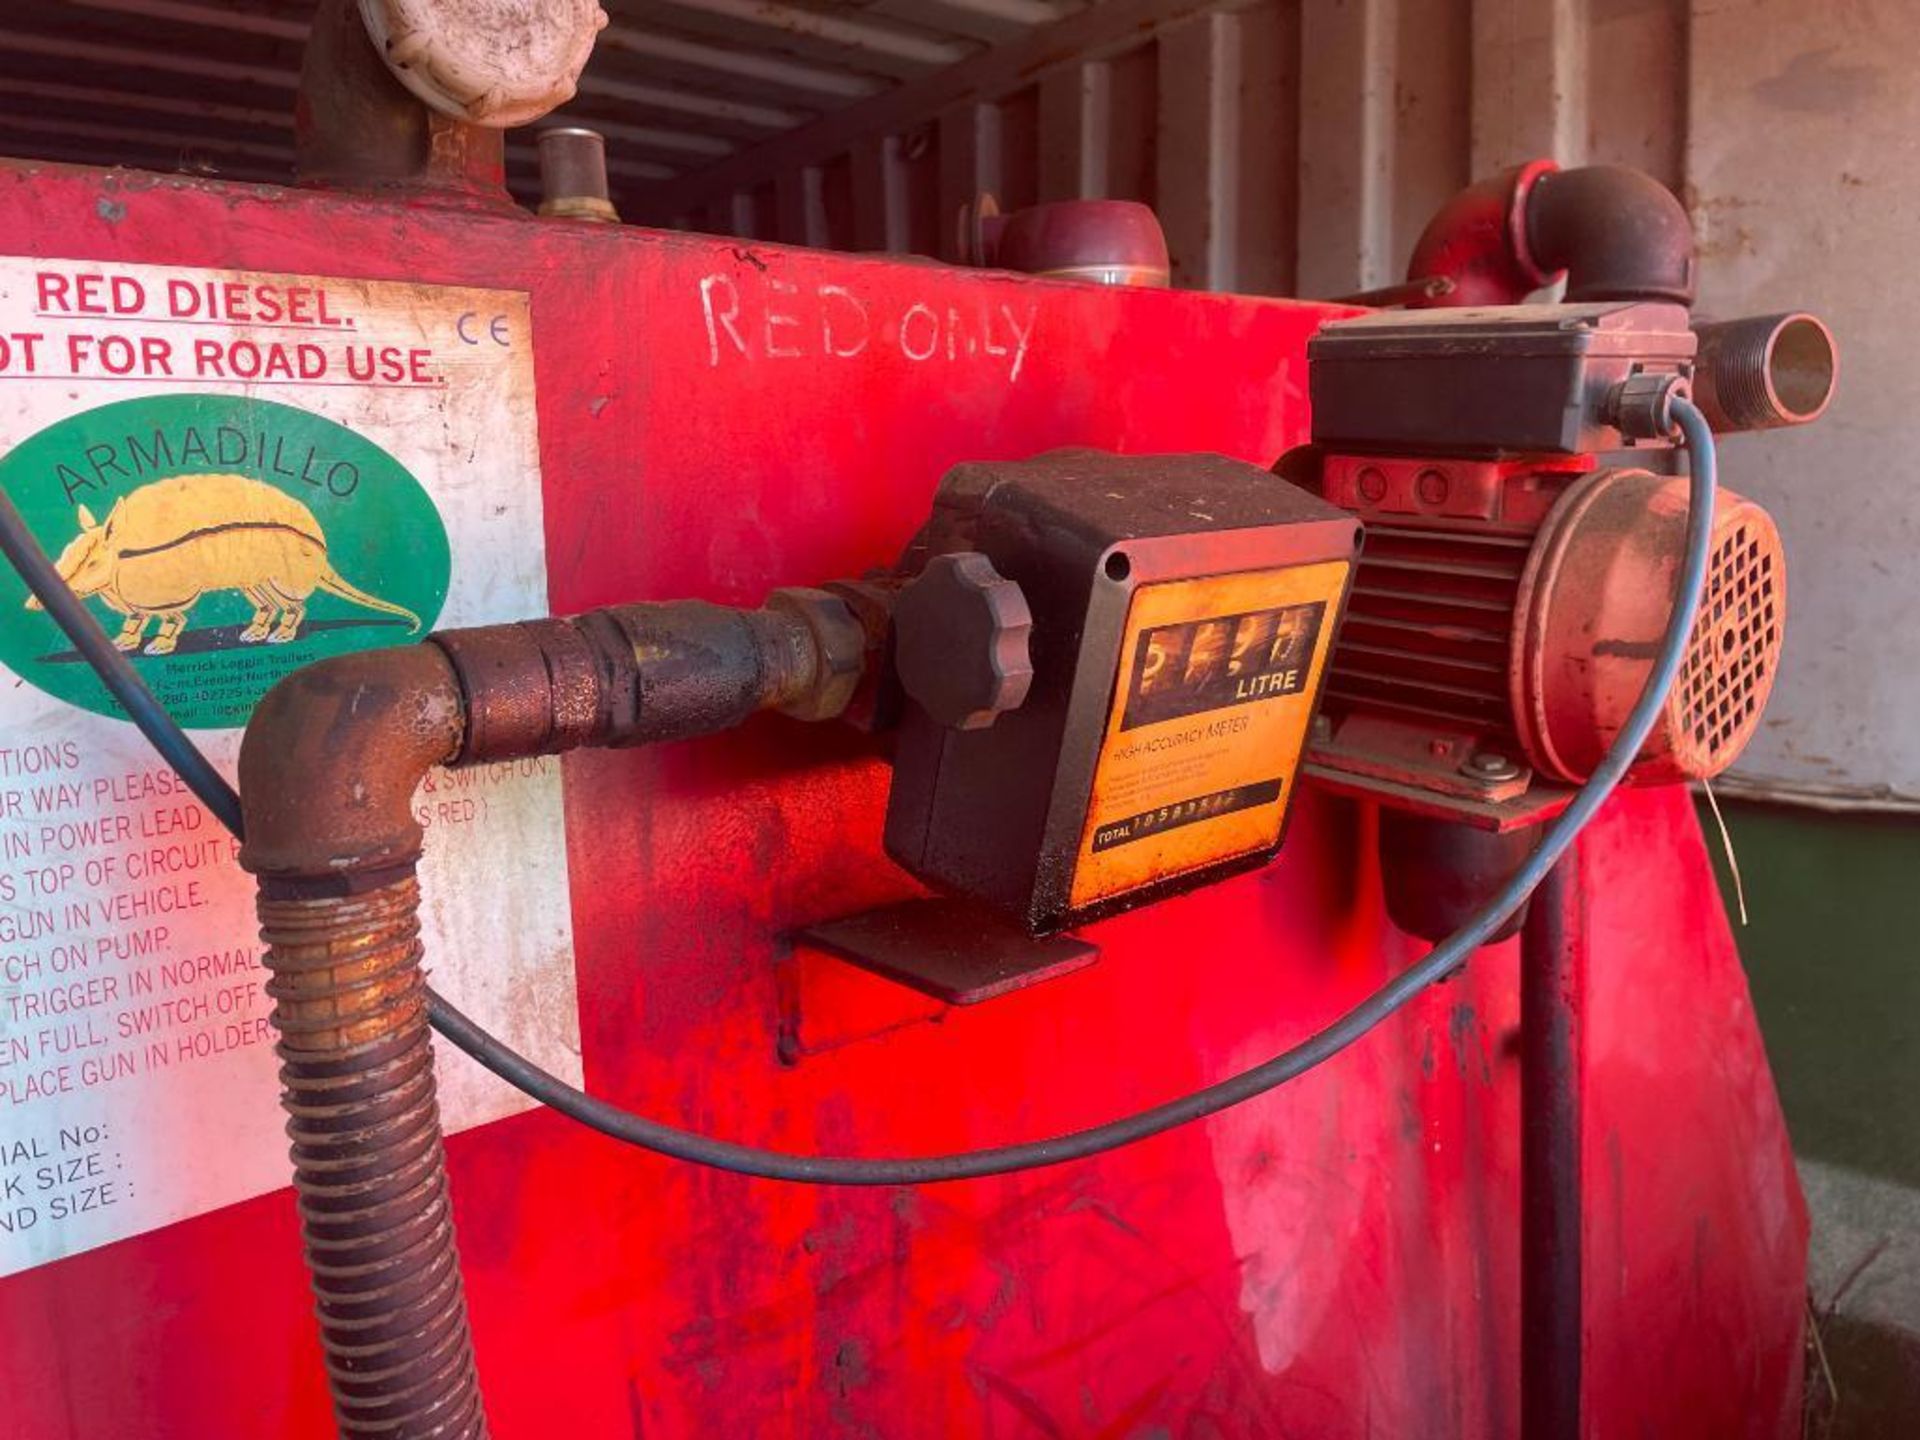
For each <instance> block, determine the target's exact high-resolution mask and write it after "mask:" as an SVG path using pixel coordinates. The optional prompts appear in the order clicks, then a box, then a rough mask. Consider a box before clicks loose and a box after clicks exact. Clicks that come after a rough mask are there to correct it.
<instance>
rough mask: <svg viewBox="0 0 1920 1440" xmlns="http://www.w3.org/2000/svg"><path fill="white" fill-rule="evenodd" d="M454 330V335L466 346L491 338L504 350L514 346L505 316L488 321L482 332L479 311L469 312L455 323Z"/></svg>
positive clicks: (497, 316) (498, 316)
mask: <svg viewBox="0 0 1920 1440" xmlns="http://www.w3.org/2000/svg"><path fill="white" fill-rule="evenodd" d="M453 329H454V333H455V334H457V335H458V336H459V337H460V341H461V343H462V344H464V345H478V344H480V343H481V341H482V340H484V339H486V338H488V337H491V338H492V340H493V343H494V344H496V345H499V346H501V347H502V348H506V349H511V348H512V346H513V334H512V332H511V331H510V330H509V329H508V328H507V317H506V316H504V315H496V316H494V317H493V318H492V319H491V320H489V321H487V322H486V326H485V329H484V331H482V330H481V325H480V312H479V311H477V310H469V311H467V313H466V314H464V315H462V316H461V317H460V318H459V319H458V320H456V321H454V322H453ZM476 332H481V333H476Z"/></svg>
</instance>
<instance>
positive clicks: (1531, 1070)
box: [1520, 851, 1586, 1440]
mask: <svg viewBox="0 0 1920 1440" xmlns="http://www.w3.org/2000/svg"><path fill="white" fill-rule="evenodd" d="M1579 869H1580V860H1579V854H1578V852H1577V851H1576V852H1575V853H1574V854H1572V855H1569V856H1567V857H1566V858H1565V859H1563V860H1561V861H1560V863H1559V864H1557V865H1555V866H1554V867H1553V869H1552V870H1551V871H1550V872H1548V874H1547V878H1546V879H1545V880H1544V881H1542V882H1541V884H1540V887H1539V888H1538V889H1537V890H1535V891H1534V892H1533V900H1532V903H1531V905H1530V907H1529V909H1528V911H1527V922H1526V926H1525V928H1524V929H1523V930H1522V932H1521V940H1520V1433H1521V1435H1522V1436H1523V1437H1524V1440H1580V1378H1581V1358H1582V1357H1581V1349H1580V1347H1581V1331H1582V1320H1583V1315H1584V1311H1583V1306H1582V1298H1581V1263H1582V1244H1581V1223H1582V1204H1581V1197H1582V1188H1583V1187H1582V1183H1581V1154H1580V1144H1581V1113H1580V1111H1581V1107H1580V1067H1581V1052H1582V1037H1581V1026H1582V1011H1583V1002H1582V994H1581V991H1582V981H1583V978H1584V977H1583V974H1582V971H1583V964H1582V955H1583V952H1584V946H1585V933H1586V926H1585V910H1586V903H1585V898H1584V895H1583V892H1582V889H1581V883H1580V873H1579Z"/></svg>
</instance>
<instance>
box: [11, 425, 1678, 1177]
mask: <svg viewBox="0 0 1920 1440" xmlns="http://www.w3.org/2000/svg"><path fill="white" fill-rule="evenodd" d="M1673 419H1674V422H1675V424H1676V425H1677V426H1678V427H1679V429H1680V432H1681V435H1682V438H1683V439H1684V441H1685V444H1686V448H1687V452H1688V457H1689V467H1688V468H1689V470H1690V472H1691V483H1690V490H1689V501H1688V514H1687V538H1686V548H1685V553H1684V557H1683V560H1682V563H1681V568H1680V577H1679V584H1678V586H1677V587H1676V591H1675V596H1674V608H1673V614H1672V616H1671V617H1670V618H1669V620H1668V622H1667V632H1666V635H1665V636H1664V637H1663V639H1662V640H1661V643H1660V651H1659V654H1658V657H1657V658H1656V659H1655V661H1654V665H1653V669H1652V672H1651V673H1650V674H1649V675H1648V677H1647V684H1646V688H1645V689H1643V690H1642V691H1641V692H1640V698H1639V700H1638V701H1636V702H1635V704H1634V707H1633V710H1632V712H1631V714H1629V716H1628V717H1627V723H1626V724H1625V725H1624V726H1623V727H1622V728H1621V731H1620V734H1619V735H1618V736H1617V737H1616V738H1615V740H1614V742H1613V745H1612V746H1611V747H1610V748H1609V749H1608V751H1607V753H1606V755H1605V756H1604V757H1603V758H1602V759H1601V761H1600V764H1599V765H1598V766H1597V767H1596V768H1595V769H1594V772H1593V775H1592V777H1591V778H1590V779H1588V781H1587V783H1586V784H1585V785H1583V786H1581V787H1580V789H1579V791H1578V792H1577V793H1576V794H1575V795H1574V797H1573V799H1572V800H1571V801H1569V802H1568V804H1567V808H1566V809H1565V810H1563V811H1561V813H1560V814H1559V816H1558V817H1556V818H1555V819H1554V821H1553V822H1552V823H1551V824H1550V825H1549V826H1548V827H1547V832H1546V834H1545V835H1544V836H1543V837H1542V838H1541V841H1540V845H1539V847H1538V848H1537V849H1536V850H1535V851H1534V852H1533V854H1532V855H1531V856H1530V857H1529V858H1528V860H1527V861H1526V863H1525V864H1524V865H1522V866H1521V867H1520V869H1519V870H1518V871H1517V872H1516V873H1515V874H1514V876H1513V877H1512V878H1511V879H1510V880H1509V881H1508V882H1507V884H1506V885H1505V886H1504V887H1503V888H1502V889H1501V891H1500V893H1499V894H1498V895H1496V896H1495V897H1494V898H1493V899H1492V900H1490V901H1489V902H1488V903H1487V904H1486V905H1484V906H1482V907H1481V909H1480V910H1479V911H1478V912H1476V913H1475V915H1474V917H1473V918H1472V919H1471V920H1469V921H1468V922H1467V923H1466V924H1465V925H1464V926H1462V927H1461V928H1460V929H1459V930H1457V931H1456V932H1454V934H1453V935H1451V936H1449V937H1448V938H1447V939H1446V940H1445V941H1444V942H1442V943H1441V944H1439V945H1437V946H1435V947H1434V949H1433V950H1432V952H1431V953H1429V954H1428V955H1427V956H1426V958H1424V959H1422V960H1421V961H1419V962H1418V963H1417V964H1414V965H1412V966H1409V967H1408V968H1407V969H1406V970H1404V971H1402V972H1401V973H1400V974H1399V975H1398V976H1396V977H1395V978H1394V979H1392V980H1391V981H1389V982H1388V983H1387V984H1386V985H1384V986H1382V987H1381V988H1380V989H1379V990H1377V991H1375V992H1374V993H1373V994H1372V995H1370V996H1368V997H1367V999H1365V1000H1363V1001H1361V1002H1360V1003H1359V1004H1358V1005H1356V1006H1354V1008H1353V1009H1351V1010H1349V1011H1348V1012H1347V1013H1346V1014H1344V1015H1342V1016H1341V1017H1340V1018H1339V1019H1338V1020H1335V1021H1334V1022H1333V1023H1332V1024H1331V1025H1328V1026H1327V1027H1326V1028H1325V1029H1323V1030H1320V1031H1318V1032H1316V1033H1315V1034H1313V1035H1311V1036H1309V1037H1308V1038H1307V1039H1306V1040H1304V1041H1302V1042H1301V1043H1300V1044H1298V1045H1296V1046H1294V1047H1293V1048H1292V1049H1290V1050H1286V1051H1283V1052H1281V1053H1280V1054H1279V1055H1276V1056H1275V1057H1274V1058H1273V1059H1271V1060H1268V1061H1266V1062H1265V1063H1264V1064H1261V1065H1256V1066H1254V1067H1253V1068H1252V1069H1251V1070H1246V1071H1243V1072H1242V1073H1240V1074H1238V1075H1235V1076H1233V1077H1231V1078H1229V1079H1226V1080H1222V1081H1219V1082H1218V1083H1216V1084H1213V1085H1209V1086H1207V1087H1206V1088H1204V1089H1201V1090H1196V1091H1194V1092H1193V1093H1191V1094H1189V1095H1185V1096H1182V1097H1181V1098H1179V1099H1177V1100H1170V1101H1168V1102H1166V1103H1165V1104H1162V1105H1156V1106H1154V1107H1152V1108H1151V1109H1148V1110H1142V1111H1139V1112H1138V1113H1136V1114H1133V1115H1129V1116H1126V1117H1125V1118H1123V1119H1120V1120H1112V1121H1109V1122H1107V1123H1106V1124H1104V1125H1095V1126H1093V1127H1091V1128H1090V1129H1086V1130H1076V1131H1073V1132H1071V1133H1069V1134H1066V1135H1057V1136H1054V1137H1052V1138H1050V1139H1046V1140H1030V1141H1027V1142H1024V1143H1022V1144H1016V1145H1002V1146H997V1147H995V1148H993V1149H988V1150H971V1151H965V1152H962V1153H960V1154H954V1155H929V1156H921V1157H908V1158H898V1159H894V1158H889V1159H860V1158H855V1157H850V1156H849V1157H843V1156H829V1155H791V1154H785V1153H782V1152H780V1151H776V1150H765V1149H760V1148H758V1147H755V1146H751V1145H739V1144H735V1143H733V1142H731V1141H726V1140H715V1139H712V1138H710V1137H708V1136H704V1135H696V1134H694V1133H692V1132H691V1131H686V1130H680V1129H677V1128H675V1127H674V1126H671V1125H665V1124H662V1123H660V1122H659V1121H657V1120H649V1119H647V1118H645V1117H644V1116H641V1115H636V1114H634V1113H633V1112H631V1111H629V1110H623V1109H621V1108H620V1107H619V1106H617V1105H611V1104H609V1103H607V1102H606V1101H604V1100H599V1099H596V1098H594V1097H593V1096H591V1095H588V1094H586V1093H585V1092H584V1091H581V1090H578V1089H575V1088H574V1087H573V1086H571V1085H569V1084H567V1083H566V1082H565V1081H564V1080H561V1079H559V1078H557V1077H555V1076H553V1075H549V1074H548V1073H547V1072H546V1071H545V1070H542V1069H541V1068H540V1067H539V1066H538V1065H536V1064H534V1063H533V1062H532V1061H531V1060H529V1059H527V1058H526V1057H525V1056H524V1055H521V1054H518V1053H517V1052H515V1051H514V1050H512V1049H510V1048H508V1047H507V1046H506V1045H505V1044H503V1043H502V1042H501V1041H500V1040H498V1039H497V1038H495V1037H494V1036H492V1035H490V1034H488V1033H487V1032H486V1031H485V1030H483V1029H481V1028H480V1027H479V1026H478V1025H476V1024H475V1023H474V1022H473V1021H472V1020H470V1019H468V1018H467V1017H466V1016H465V1015H463V1014H461V1013H460V1011H459V1010H457V1009H455V1008H454V1007H453V1006H452V1005H450V1004H448V1003H447V1001H446V1000H445V999H443V998H442V997H440V996H439V995H437V994H434V993H433V992H431V991H429V992H428V993H429V996H430V1009H429V1014H430V1016H431V1018H432V1021H433V1025H434V1028H435V1029H436V1030H438V1031H439V1032H440V1033H441V1034H442V1035H444V1036H446V1038H447V1039H448V1040H449V1041H451V1042H452V1043H453V1044H455V1045H457V1046H459V1047H460V1049H462V1050H463V1051H465V1052H466V1053H467V1054H468V1055H469V1056H471V1057H472V1058H473V1059H474V1060H476V1061H478V1062H479V1063H480V1064H481V1065H483V1066H485V1067H486V1068H487V1069H488V1070H491V1071H492V1072H493V1073H494V1074H495V1075H497V1076H499V1077H500V1078H501V1079H502V1080H505V1081H506V1082H507V1083H508V1084H510V1085H512V1086H514V1087H515V1088H516V1089H518V1090H521V1091H523V1092H524V1093H525V1094H527V1095H530V1096H532V1097H533V1098H534V1099H536V1100H539V1101H541V1102H542V1103H544V1104H546V1105H548V1106H551V1107H552V1108H553V1109H555V1110H558V1111H560V1112H561V1113H562V1114H564V1115H566V1116H568V1117H570V1118H572V1119H574V1120H577V1121H579V1122H580V1123H581V1124H583V1125H586V1126H589V1127H591V1128H592V1129H595V1130H598V1131H600V1132H601V1133H602V1134H605V1135H610V1136H612V1137H613V1138H614V1139H616V1140H623V1141H625V1142H627V1143H628V1144H631V1145H637V1146H640V1147H641V1148H642V1149H646V1150H653V1151H656V1152H658V1153H659V1154H662V1155H667V1156H671V1157H673V1158H674V1159H679V1160H686V1161H690V1162H692V1163H694V1164H696V1165H706V1166H710V1167H712V1168H714V1169H717V1170H730V1171H733V1172H735V1173H736V1174H741V1175H752V1176H757V1177H759V1178H762V1179H767V1180H791V1181H797V1182H801V1183H806V1184H815V1185H926V1184H933V1183H936V1182H940V1181H948V1180H971V1179H978V1178H982V1177H984V1176H988V1175H1004V1174H1007V1173H1008V1172H1010V1171H1015V1170H1032V1169H1038V1168H1039V1167H1041V1166H1044V1165H1058V1164H1061V1163H1063V1162H1065V1161H1069V1160H1082V1159H1085V1158H1087V1157H1088V1156H1091V1155H1098V1154H1100V1153H1102V1152H1103V1151H1107V1150H1113V1149H1117V1148H1119V1147H1120V1146H1122V1145H1130V1144H1133V1143H1134V1142H1135V1141H1139V1140H1145V1139H1148V1138H1150V1137H1151V1136H1154V1135H1158V1134H1160V1133H1162V1132H1163V1131H1166V1130H1171V1129H1173V1128H1175V1127H1176V1126H1179V1125H1185V1124H1187V1123H1188V1122H1189V1121H1193V1120H1199V1119H1202V1118H1204V1117H1206V1116H1208V1115H1212V1114H1215V1113H1216V1112H1218V1111H1221V1110H1225V1109H1227V1108H1228V1107H1229V1106H1233V1105H1237V1104H1239V1103H1240V1102H1241V1101H1243V1100H1251V1099H1252V1098H1253V1097H1254V1096H1256V1095H1260V1094H1264V1093H1265V1092H1266V1091H1268V1090H1271V1089H1273V1088H1274V1087H1276V1086H1278V1085H1283V1084H1285V1083H1286V1082H1287V1081H1289V1080H1292V1079H1295V1078H1297V1077H1299V1076H1300V1075H1303V1074H1305V1073H1306V1072H1307V1071H1308V1070H1311V1069H1313V1068H1314V1067H1315V1066H1317V1065H1320V1064H1322V1063H1323V1062H1325V1061H1327V1060H1330V1059H1331V1058H1332V1057H1333V1056H1335V1055H1337V1054H1339V1053H1340V1052H1341V1051H1342V1050H1344V1049H1346V1047H1347V1046H1349V1045H1351V1044H1353V1042H1354V1041H1356V1040H1358V1039H1359V1038H1360V1037H1361V1036H1363V1035H1365V1034H1366V1033H1367V1032H1368V1031H1369V1030H1372V1029H1373V1028H1374V1027H1375V1026H1377V1025H1378V1024H1380V1023H1381V1022H1382V1021H1383V1020H1385V1019H1386V1018H1387V1017H1388V1016H1390V1015H1392V1014H1393V1013H1394V1012H1395V1011H1397V1010H1399V1009H1400V1008H1401V1007H1402V1006H1403V1005H1405V1004H1406V1003H1407V1002H1408V1001H1409V1000H1411V999H1413V998H1414V996H1416V995H1418V994H1419V993H1420V992H1421V991H1423V990H1425V989H1426V988H1427V987H1428V986H1429V985H1431V984H1433V983H1434V982H1435V981H1437V980H1441V979H1444V978H1445V977H1446V976H1447V975H1448V974H1449V973H1450V972H1452V971H1453V970H1455V969H1457V968H1458V967H1459V966H1460V965H1462V964H1464V963H1465V962H1466V960H1467V958H1468V957H1469V956H1470V955H1471V954H1472V953H1473V952H1474V951H1475V950H1476V949H1478V948H1479V946H1480V945H1481V944H1482V943H1484V942H1485V940H1486V938H1487V937H1488V936H1489V935H1491V934H1492V933H1493V932H1494V931H1495V930H1496V929H1498V928H1499V927H1500V925H1501V923H1502V922H1503V921H1504V920H1505V919H1506V918H1507V917H1508V916H1509V915H1511V914H1512V913H1513V912H1514V911H1515V910H1517V909H1518V908H1519V907H1520V906H1521V905H1522V904H1523V903H1524V902H1525V900H1526V898H1527V896H1528V895H1529V894H1531V893H1532V891H1533V888H1534V887H1535V886H1536V885H1538V884H1539V883H1540V881H1541V880H1542V879H1543V878H1544V877H1545V876H1546V874H1547V872H1548V871H1549V870H1551V869H1552V868H1553V866H1554V864H1555V862H1557V861H1558V860H1559V859H1560V857H1561V856H1562V855H1563V854H1565V853H1566V851H1567V849H1568V848H1569V846H1571V845H1572V843H1573V840H1574V837H1575V836H1577V835H1578V834H1579V833H1580V831H1581V829H1582V828H1584V827H1585V825H1586V824H1587V822H1588V821H1589V820H1591V819H1592V818H1593V816H1594V814H1595V812H1596V811H1598V810H1599V808H1600V806H1601V805H1602V804H1603V803H1605V801H1606V799H1607V797H1608V796H1609V795H1610V794H1612V793H1613V790H1614V787H1615V786H1617V785H1618V784H1619V783H1620V781H1621V779H1622V777H1623V776H1625V774H1626V772H1627V770H1628V768H1629V767H1630V766H1631V765H1632V764H1633V761H1634V759H1635V757H1636V756H1638V755H1639V753H1640V747H1641V746H1642V745H1644V744H1645V743H1646V740H1647V737H1648V735H1650V734H1651V733H1652V731H1653V727H1654V724H1655V723H1656V722H1657V720H1658V719H1659V715H1660V708H1661V706H1662V705H1663V704H1665V702H1666V697H1667V691H1668V690H1669V689H1671V688H1672V685H1673V681H1674V677H1675V676H1676V675H1678V674H1679V671H1680V666H1681V663H1682V661H1683V660H1684V659H1685V657H1686V652H1687V642H1688V640H1689V638H1690V637H1691V635H1692V633H1693V622H1694V619H1695V617H1696V615H1697V614H1698V613H1699V609H1700V594H1701V590H1702V588H1703V585H1704V582H1705V579H1706V573H1707V558H1708V554H1709V552H1710V550H1711V541H1712V536H1713V503H1714V489H1715V482H1716V464H1715V456H1714V445H1713V432H1712V430H1711V429H1710V428H1709V427H1708V425H1707V421H1706V417H1705V416H1704V415H1702V414H1701V413H1700V411H1699V409H1698V408H1697V407H1696V406H1694V405H1693V404H1692V403H1691V402H1690V401H1687V400H1678V399H1677V400H1675V401H1674V402H1673ZM0 528H4V529H5V530H8V531H13V530H16V529H17V530H18V531H19V534H18V536H14V535H9V537H8V539H9V543H8V545H7V554H8V555H9V557H11V556H12V555H13V554H14V553H15V551H16V549H19V548H22V544H20V543H16V541H19V542H23V544H24V548H27V549H30V550H32V551H33V552H34V553H35V554H38V547H37V546H35V545H34V543H33V540H32V537H31V536H30V535H26V533H25V527H24V526H22V525H20V524H19V516H18V515H17V514H16V513H14V512H13V511H12V510H11V507H4V508H0ZM43 563H44V562H43ZM22 573H23V574H24V573H27V572H26V571H25V570H24V569H23V572H22ZM28 583H29V584H32V583H33V577H32V575H30V574H29V575H28ZM55 583H56V584H57V583H58V580H57V577H55ZM60 588H62V589H64V588H65V587H64V586H61V587H60ZM35 593H39V592H38V590H37V589H36V592H35ZM41 598H42V600H43V601H44V600H45V599H46V597H45V596H42V597H41ZM47 608H48V611H49V613H50V614H52V615H53V616H54V618H55V619H56V620H59V619H60V618H61V614H62V611H59V610H55V609H54V607H53V606H52V605H48V607H47ZM74 609H79V611H80V618H81V621H82V625H83V628H84V627H92V628H93V629H95V630H96V631H97V630H98V629H99V627H98V624H97V622H95V621H94V619H93V617H92V616H91V615H90V614H88V613H87V612H86V610H85V609H84V607H79V606H78V605H77V604H76V605H74V606H70V607H66V613H68V614H71V613H72V611H73V610H74ZM62 628H65V622H64V621H63V622H62ZM68 633H69V635H70V636H71V635H73V632H72V631H71V630H70V631H68ZM74 638H75V643H76V644H78V643H79V640H78V637H74ZM101 639H102V640H103V641H104V640H105V635H104V633H102V634H101ZM82 653H83V654H85V653H87V652H86V651H85V650H84V649H83V651H82ZM90 658H91V657H90ZM98 663H99V664H101V665H104V666H106V667H108V668H120V667H124V668H128V669H130V668H131V667H129V666H127V664H126V659H125V657H124V656H122V655H121V654H120V653H119V652H118V651H115V650H113V649H112V647H111V645H108V646H107V647H106V651H105V654H104V655H103V656H102V657H101V660H100V662H98ZM103 673H104V672H103ZM135 678H136V684H137V677H135ZM138 689H139V690H140V691H141V692H143V693H144V691H145V687H144V686H138ZM115 693H116V694H118V693H119V691H118V690H116V691H115ZM148 698H149V699H151V696H149V697H148ZM167 728H168V729H171V722H168V725H167ZM142 729H143V731H144V730H145V727H144V726H142ZM172 733H174V734H178V732H177V731H173V732H172ZM149 738H152V737H151V734H149ZM179 738H180V741H181V742H182V743H187V742H186V741H185V737H184V736H180V737H179ZM156 743H157V742H156ZM191 748H192V747H191V744H190V743H188V749H189V750H191ZM162 753H163V754H166V753H168V752H166V751H163V752H162ZM169 758H171V756H170V755H169ZM201 763H202V764H204V763H205V762H204V760H202V762H201ZM215 778H216V779H217V778H218V777H217V776H216V777H215ZM220 784H221V787H222V788H223V789H224V788H225V781H221V782H220ZM227 793H228V794H231V791H230V790H229V791H227Z"/></svg>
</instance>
